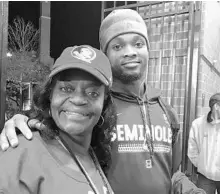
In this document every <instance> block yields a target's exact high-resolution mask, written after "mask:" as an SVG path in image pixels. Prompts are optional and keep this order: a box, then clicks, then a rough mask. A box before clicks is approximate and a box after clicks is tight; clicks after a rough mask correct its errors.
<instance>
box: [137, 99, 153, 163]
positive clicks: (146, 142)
mask: <svg viewBox="0 0 220 194" xmlns="http://www.w3.org/2000/svg"><path fill="white" fill-rule="evenodd" d="M136 99H137V102H138V104H139V107H140V111H141V116H142V120H143V123H144V129H145V136H144V143H143V148H144V149H146V146H147V147H148V150H149V153H150V159H151V162H152V161H153V155H154V146H153V138H152V127H151V120H150V114H149V106H148V102H147V111H146V107H145V103H144V101H143V100H141V99H140V98H139V97H136ZM147 119H148V120H147ZM147 125H148V126H149V131H150V134H149V135H147Z"/></svg>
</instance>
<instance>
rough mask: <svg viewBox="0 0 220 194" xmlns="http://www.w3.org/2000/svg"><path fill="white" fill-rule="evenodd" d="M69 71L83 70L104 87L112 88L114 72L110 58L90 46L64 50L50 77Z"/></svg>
mask: <svg viewBox="0 0 220 194" xmlns="http://www.w3.org/2000/svg"><path fill="white" fill-rule="evenodd" d="M67 69H81V70H83V71H86V72H88V73H90V74H92V75H93V76H94V77H96V78H97V79H98V80H100V81H101V82H102V83H103V84H104V85H106V86H108V87H111V86H112V71H111V64H110V62H109V60H108V58H107V57H106V55H105V54H104V53H103V52H102V51H100V50H98V49H96V48H93V47H91V46H89V45H81V46H73V47H67V48H66V49H64V51H63V52H62V54H61V55H60V57H59V58H58V59H57V60H56V61H55V63H54V65H53V67H52V70H51V73H50V75H49V77H50V78H52V77H53V76H54V75H56V74H58V73H60V72H61V71H64V70H67Z"/></svg>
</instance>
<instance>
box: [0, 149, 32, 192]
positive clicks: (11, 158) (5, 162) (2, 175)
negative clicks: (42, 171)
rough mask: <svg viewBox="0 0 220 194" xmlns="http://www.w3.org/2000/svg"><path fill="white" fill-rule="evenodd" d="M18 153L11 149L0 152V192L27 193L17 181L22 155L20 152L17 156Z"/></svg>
mask: <svg viewBox="0 0 220 194" xmlns="http://www.w3.org/2000/svg"><path fill="white" fill-rule="evenodd" d="M16 149H19V148H16ZM19 153H20V152H19V151H18V152H17V153H16V154H15V153H14V152H12V151H11V150H9V151H6V152H1V153H0V194H15V193H16V194H29V192H28V190H27V189H26V188H25V186H24V187H22V186H21V185H22V184H20V181H19V175H20V173H21V170H22V161H21V160H22V157H24V155H22V154H21V155H20V157H19Z"/></svg>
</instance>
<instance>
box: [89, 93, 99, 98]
mask: <svg viewBox="0 0 220 194" xmlns="http://www.w3.org/2000/svg"><path fill="white" fill-rule="evenodd" d="M88 95H89V96H91V97H92V98H97V97H98V96H99V93H98V92H88Z"/></svg>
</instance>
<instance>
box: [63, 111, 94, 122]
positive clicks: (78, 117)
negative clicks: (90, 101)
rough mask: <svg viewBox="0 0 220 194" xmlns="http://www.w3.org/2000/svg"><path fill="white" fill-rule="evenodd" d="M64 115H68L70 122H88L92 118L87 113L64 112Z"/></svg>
mask: <svg viewBox="0 0 220 194" xmlns="http://www.w3.org/2000/svg"><path fill="white" fill-rule="evenodd" d="M62 113H64V114H65V115H66V117H67V118H68V119H70V120H78V121H81V120H86V119H89V118H91V114H85V113H80V112H75V111H62V112H61V115H62Z"/></svg>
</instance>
